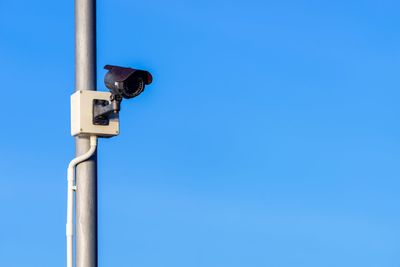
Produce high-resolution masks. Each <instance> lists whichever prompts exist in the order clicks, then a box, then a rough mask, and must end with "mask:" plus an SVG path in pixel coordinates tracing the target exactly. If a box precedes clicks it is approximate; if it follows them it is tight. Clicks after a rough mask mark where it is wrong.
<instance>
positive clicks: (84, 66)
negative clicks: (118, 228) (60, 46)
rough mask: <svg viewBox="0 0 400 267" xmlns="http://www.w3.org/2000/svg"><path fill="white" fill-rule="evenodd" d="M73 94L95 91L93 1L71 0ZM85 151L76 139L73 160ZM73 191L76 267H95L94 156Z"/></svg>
mask: <svg viewBox="0 0 400 267" xmlns="http://www.w3.org/2000/svg"><path fill="white" fill-rule="evenodd" d="M75 90H76V91H78V90H96V0H75ZM88 150H89V137H82V136H78V137H76V138H75V151H76V156H79V155H81V154H83V153H85V152H86V151H88ZM76 188H77V189H76V267H97V154H94V155H93V156H92V157H91V158H90V159H89V160H87V161H85V162H83V163H81V164H79V165H78V167H77V170H76Z"/></svg>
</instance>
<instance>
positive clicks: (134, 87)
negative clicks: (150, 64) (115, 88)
mask: <svg viewBox="0 0 400 267" xmlns="http://www.w3.org/2000/svg"><path fill="white" fill-rule="evenodd" d="M144 85H145V84H144V80H143V78H142V77H140V76H136V75H132V76H131V77H129V78H128V80H127V81H126V83H125V86H124V92H123V94H124V97H126V98H132V97H135V96H137V95H138V94H140V93H141V92H143V90H144Z"/></svg>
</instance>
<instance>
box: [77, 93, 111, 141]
mask: <svg viewBox="0 0 400 267" xmlns="http://www.w3.org/2000/svg"><path fill="white" fill-rule="evenodd" d="M110 96H111V93H109V92H98V91H88V90H80V91H76V92H75V93H74V94H72V95H71V135H73V136H75V135H97V136H99V137H111V136H115V135H118V134H119V117H118V113H117V114H112V115H111V116H109V124H108V125H95V124H93V103H94V101H95V100H107V101H110Z"/></svg>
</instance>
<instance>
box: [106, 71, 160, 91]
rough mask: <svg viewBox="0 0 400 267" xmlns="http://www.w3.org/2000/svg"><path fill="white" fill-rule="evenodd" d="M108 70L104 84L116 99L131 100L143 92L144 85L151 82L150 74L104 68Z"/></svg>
mask: <svg viewBox="0 0 400 267" xmlns="http://www.w3.org/2000/svg"><path fill="white" fill-rule="evenodd" d="M104 68H105V69H106V70H108V72H107V74H106V76H105V77H104V83H105V85H106V87H107V88H108V89H109V90H110V91H111V93H112V94H113V95H114V96H115V97H117V98H122V97H123V98H126V99H129V98H133V97H136V96H138V95H139V94H140V93H142V92H143V90H144V88H145V86H146V85H149V84H150V83H151V82H152V81H153V77H152V76H151V74H150V72H148V71H145V70H137V69H132V68H124V67H118V66H112V65H106V66H104Z"/></svg>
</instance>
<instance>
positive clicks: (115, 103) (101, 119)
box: [92, 65, 153, 126]
mask: <svg viewBox="0 0 400 267" xmlns="http://www.w3.org/2000/svg"><path fill="white" fill-rule="evenodd" d="M104 68H105V69H106V70H108V72H107V73H106V75H105V77H104V83H105V85H106V87H107V88H108V89H109V90H110V92H111V95H110V99H109V100H105V99H94V101H93V116H92V117H93V124H94V125H103V126H105V125H109V123H110V118H112V116H113V114H117V113H118V112H119V111H120V109H121V101H122V98H126V99H129V98H133V97H136V96H138V95H139V94H140V93H142V92H143V90H144V87H145V86H146V85H149V84H150V83H151V82H152V81H153V77H152V76H151V74H150V72H148V71H145V70H137V69H132V68H124V67H118V66H112V65H105V66H104Z"/></svg>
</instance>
